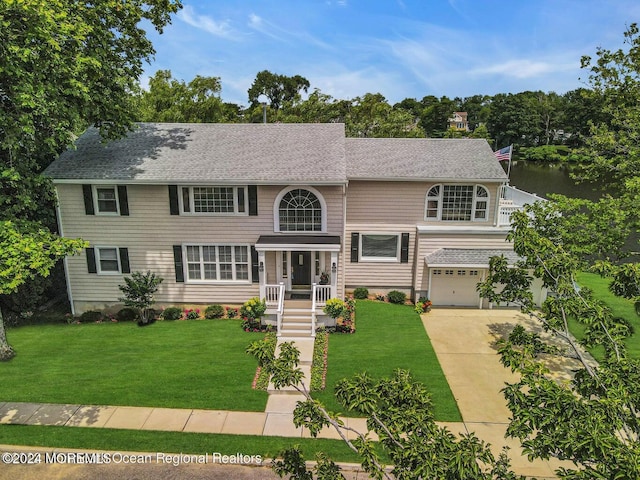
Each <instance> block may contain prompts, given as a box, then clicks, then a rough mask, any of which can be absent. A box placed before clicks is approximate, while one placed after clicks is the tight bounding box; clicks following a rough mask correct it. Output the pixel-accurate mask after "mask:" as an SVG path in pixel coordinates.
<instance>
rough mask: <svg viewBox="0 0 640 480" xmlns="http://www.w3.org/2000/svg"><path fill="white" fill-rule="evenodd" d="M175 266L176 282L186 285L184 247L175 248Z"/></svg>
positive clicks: (177, 246)
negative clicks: (183, 261) (183, 258)
mask: <svg viewBox="0 0 640 480" xmlns="http://www.w3.org/2000/svg"><path fill="white" fill-rule="evenodd" d="M173 265H174V267H175V270H176V282H179V283H184V267H183V265H182V246H181V245H174V246H173Z"/></svg>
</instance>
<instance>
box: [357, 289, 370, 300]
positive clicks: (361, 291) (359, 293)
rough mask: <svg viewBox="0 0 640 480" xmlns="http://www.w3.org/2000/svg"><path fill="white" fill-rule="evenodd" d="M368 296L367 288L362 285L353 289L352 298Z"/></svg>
mask: <svg viewBox="0 0 640 480" xmlns="http://www.w3.org/2000/svg"><path fill="white" fill-rule="evenodd" d="M367 297H369V290H368V289H366V288H364V287H358V288H356V289H355V290H354V291H353V298H356V299H358V300H365V299H367Z"/></svg>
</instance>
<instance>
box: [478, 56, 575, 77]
mask: <svg viewBox="0 0 640 480" xmlns="http://www.w3.org/2000/svg"><path fill="white" fill-rule="evenodd" d="M576 66H577V62H574V63H551V62H536V61H532V60H526V59H522V60H509V61H507V62H502V63H498V64H494V65H489V66H486V67H481V68H476V69H472V70H470V71H469V74H471V75H506V76H509V77H514V78H519V79H525V78H531V77H540V76H542V75H546V74H549V73H553V72H562V71H567V70H573V69H575V68H576Z"/></svg>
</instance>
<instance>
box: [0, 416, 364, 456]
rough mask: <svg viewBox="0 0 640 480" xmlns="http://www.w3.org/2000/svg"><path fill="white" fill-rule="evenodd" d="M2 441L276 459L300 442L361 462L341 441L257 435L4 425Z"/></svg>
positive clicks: (308, 449)
mask: <svg viewBox="0 0 640 480" xmlns="http://www.w3.org/2000/svg"><path fill="white" fill-rule="evenodd" d="M0 444H11V445H25V446H34V447H35V446H38V447H57V448H77V449H89V450H115V451H135V452H154V453H155V452H162V453H185V454H197V455H203V454H205V453H209V454H211V453H212V452H219V453H221V454H223V455H235V454H236V453H242V454H244V455H261V456H262V458H263V459H264V458H274V457H275V456H277V454H278V453H279V452H280V451H281V450H283V449H285V448H290V447H292V446H294V445H300V447H301V449H302V451H303V453H304V455H305V458H307V459H309V460H313V459H314V457H315V454H316V453H318V452H325V453H327V454H328V455H329V456H330V457H331V458H332V459H333V460H334V461H341V462H358V457H357V455H356V454H354V453H353V452H352V451H351V450H349V448H348V447H347V446H346V444H345V443H344V442H342V441H341V440H326V439H311V438H286V437H263V436H255V435H222V434H218V435H213V434H206V433H181V432H157V431H154V432H150V431H143V430H118V429H107V428H73V427H43V426H31V425H0Z"/></svg>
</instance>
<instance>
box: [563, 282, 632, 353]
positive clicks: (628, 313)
mask: <svg viewBox="0 0 640 480" xmlns="http://www.w3.org/2000/svg"><path fill="white" fill-rule="evenodd" d="M577 280H578V283H579V284H580V285H582V286H585V287H588V288H589V289H591V290H593V295H594V296H595V298H597V299H598V300H601V301H603V302H604V303H605V304H606V305H607V306H608V307H609V308H610V309H611V311H612V312H613V316H614V317H620V318H624V319H626V320H627V321H628V322H630V323H631V325H632V326H633V328H634V330H635V333H634V334H633V335H631V336H630V337H628V338H627V339H626V341H625V343H626V345H627V349H628V353H629V356H630V357H632V358H636V359H640V317H639V316H638V315H636V311H635V307H634V305H633V302H632V301H631V300H627V299H626V298H621V297H617V296H615V295H614V294H613V293H611V291H610V290H609V283H610V282H611V279H610V278H603V277H601V276H600V275H597V274H595V273H584V272H583V273H580V274H579V275H578V277H577ZM569 327H570V329H571V332H572V333H573V334H574V335H575V336H576V337H577V338H582V336H583V332H584V326H583V325H581V324H579V323H577V322H572V323H571V324H570V325H569ZM591 353H592V355H594V356H595V357H596V358H597V359H602V358H603V355H604V351H603V349H602V348H601V347H599V348H596V349H592V351H591Z"/></svg>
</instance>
